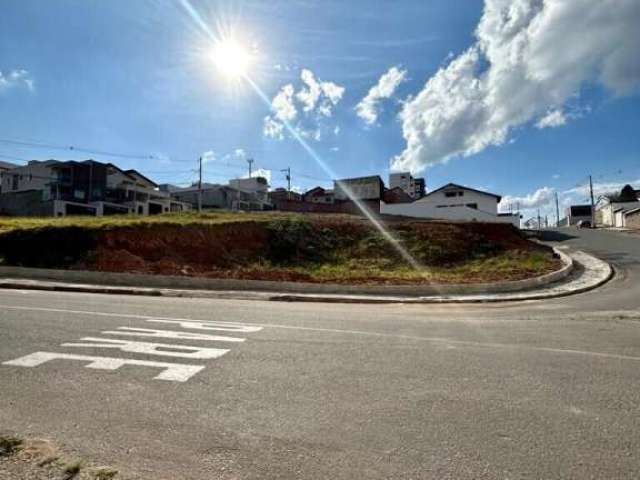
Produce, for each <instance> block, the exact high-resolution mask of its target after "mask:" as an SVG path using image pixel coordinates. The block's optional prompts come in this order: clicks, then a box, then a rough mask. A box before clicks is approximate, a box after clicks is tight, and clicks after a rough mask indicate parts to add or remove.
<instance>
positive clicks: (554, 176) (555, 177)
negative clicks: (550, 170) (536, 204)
mask: <svg viewBox="0 0 640 480" xmlns="http://www.w3.org/2000/svg"><path fill="white" fill-rule="evenodd" d="M551 178H553V179H554V180H558V179H559V178H560V174H558V173H554V174H553V175H551Z"/></svg>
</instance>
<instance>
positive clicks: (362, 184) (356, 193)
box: [333, 175, 384, 201]
mask: <svg viewBox="0 0 640 480" xmlns="http://www.w3.org/2000/svg"><path fill="white" fill-rule="evenodd" d="M383 193H384V182H383V181H382V178H380V176H379V175H370V176H367V177H356V178H344V179H342V180H334V181H333V196H334V199H335V200H338V201H346V200H380V199H382V194H383Z"/></svg>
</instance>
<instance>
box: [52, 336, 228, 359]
mask: <svg viewBox="0 0 640 480" xmlns="http://www.w3.org/2000/svg"><path fill="white" fill-rule="evenodd" d="M80 340H82V341H83V342H85V343H72V342H69V343H63V344H62V345H60V346H61V347H90V348H117V349H119V350H122V351H123V352H129V353H145V354H147V355H160V356H164V357H181V358H195V359H198V360H210V359H213V358H220V357H221V356H222V355H224V354H225V353H228V352H229V350H226V349H223V348H209V347H191V346H189V345H173V344H170V343H150V342H134V341H131V340H114V339H111V338H94V337H84V338H81V339H80Z"/></svg>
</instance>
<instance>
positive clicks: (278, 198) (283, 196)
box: [269, 187, 302, 204]
mask: <svg viewBox="0 0 640 480" xmlns="http://www.w3.org/2000/svg"><path fill="white" fill-rule="evenodd" d="M269 201H270V202H271V203H272V204H276V203H278V202H284V201H290V202H301V201H302V195H301V194H299V193H298V192H290V191H289V190H287V189H286V188H282V187H279V188H276V189H275V190H271V191H270V192H269Z"/></svg>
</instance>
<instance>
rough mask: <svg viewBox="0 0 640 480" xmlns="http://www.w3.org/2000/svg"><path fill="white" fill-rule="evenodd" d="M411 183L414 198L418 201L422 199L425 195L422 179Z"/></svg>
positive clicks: (425, 187)
mask: <svg viewBox="0 0 640 480" xmlns="http://www.w3.org/2000/svg"><path fill="white" fill-rule="evenodd" d="M413 183H415V186H416V188H415V196H414V198H416V199H420V198H422V197H424V196H425V195H426V193H427V185H426V184H425V181H424V178H414V179H413Z"/></svg>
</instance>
